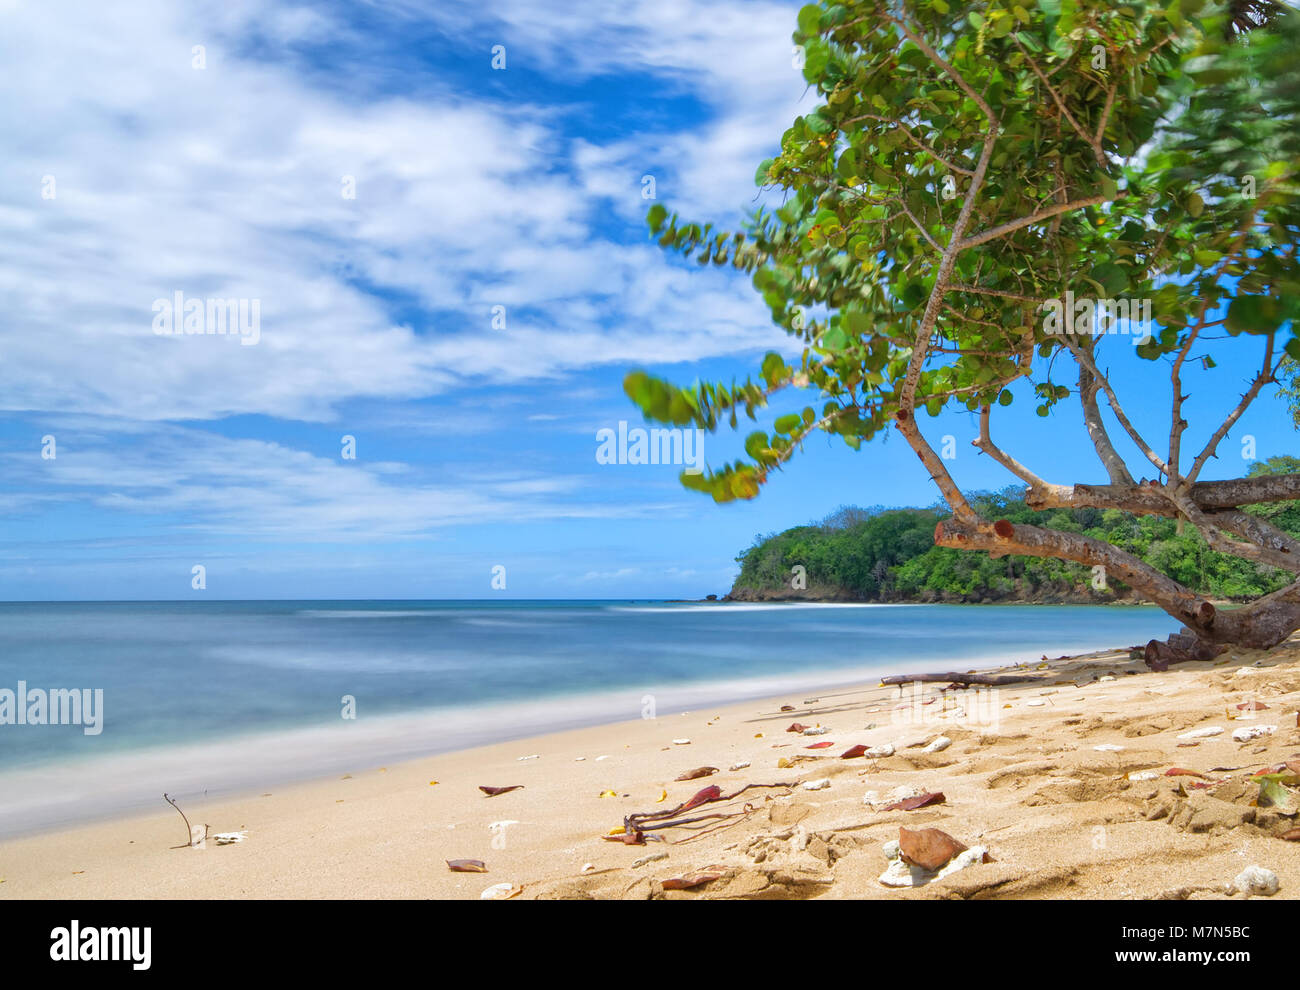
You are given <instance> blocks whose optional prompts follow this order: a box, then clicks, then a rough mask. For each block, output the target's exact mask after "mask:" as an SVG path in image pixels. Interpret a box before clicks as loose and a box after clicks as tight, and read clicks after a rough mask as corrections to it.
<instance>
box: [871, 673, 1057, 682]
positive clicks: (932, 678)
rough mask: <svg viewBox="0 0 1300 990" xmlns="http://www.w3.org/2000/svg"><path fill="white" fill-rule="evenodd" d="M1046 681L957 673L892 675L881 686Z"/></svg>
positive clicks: (1023, 676) (1021, 676)
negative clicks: (918, 682) (917, 682)
mask: <svg viewBox="0 0 1300 990" xmlns="http://www.w3.org/2000/svg"><path fill="white" fill-rule="evenodd" d="M1042 680H1046V678H1043V677H1033V676H1026V675H1024V674H959V673H957V672H955V671H954V672H952V673H947V674H891V675H890V676H889V677H882V678H881V679H880V683H881V684H912V683H914V682H916V681H922V682H924V683H927V684H929V683H936V684H937V683H941V682H944V681H949V682H951V683H953V684H962V685H970V684H990V685H998V684H1023V683H1028V682H1033V681H1042Z"/></svg>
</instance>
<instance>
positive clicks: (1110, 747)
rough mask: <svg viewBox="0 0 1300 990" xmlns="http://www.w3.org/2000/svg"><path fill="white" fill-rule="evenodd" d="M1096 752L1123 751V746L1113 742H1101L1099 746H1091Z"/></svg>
mask: <svg viewBox="0 0 1300 990" xmlns="http://www.w3.org/2000/svg"><path fill="white" fill-rule="evenodd" d="M1092 748H1093V749H1095V750H1096V751H1097V752H1098V753H1121V752H1123V751H1124V747H1123V746H1116V745H1115V744H1114V743H1102V744H1101V745H1100V746H1094V747H1092Z"/></svg>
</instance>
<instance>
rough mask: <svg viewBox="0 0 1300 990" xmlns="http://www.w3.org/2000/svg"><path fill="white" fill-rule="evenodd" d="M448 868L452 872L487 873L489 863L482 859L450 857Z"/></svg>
mask: <svg viewBox="0 0 1300 990" xmlns="http://www.w3.org/2000/svg"><path fill="white" fill-rule="evenodd" d="M447 869H449V870H451V872H452V873H486V872H487V871H488V868H487V863H485V862H483V860H481V859H449V860H447Z"/></svg>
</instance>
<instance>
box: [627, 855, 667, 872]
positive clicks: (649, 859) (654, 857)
mask: <svg viewBox="0 0 1300 990" xmlns="http://www.w3.org/2000/svg"><path fill="white" fill-rule="evenodd" d="M667 858H668V854H667V853H666V852H657V853H650V854H649V855H648V856H642V857H641V858H640V859H637V860H633V861H632V869H634V870H635V869H636V868H637V867H638V866H645V865H646V863H654V862H656V861H658V860H661V859H667Z"/></svg>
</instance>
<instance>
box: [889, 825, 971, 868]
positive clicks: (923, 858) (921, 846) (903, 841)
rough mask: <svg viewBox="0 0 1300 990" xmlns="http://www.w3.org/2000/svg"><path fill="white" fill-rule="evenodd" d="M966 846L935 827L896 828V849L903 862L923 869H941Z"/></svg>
mask: <svg viewBox="0 0 1300 990" xmlns="http://www.w3.org/2000/svg"><path fill="white" fill-rule="evenodd" d="M967 848H968V847H967V846H965V845H963V844H962V843H960V842H958V841H957V840H956V839H954V838H953V837H952V836H951V835H949V834H948V833H947V832H941V831H940V830H939V829H937V828H918V829H916V830H915V831H914V830H912V829H910V828H902V827H900V828H899V829H898V851H899V853H900V855H901V856H902V857H903V862H904V863H908V864H909V865H911V866H919V867H921V868H922V869H925V870H941V869H943V868H944V867H945V866H947V865H948V861H949V860H951V859H952V858H953V857H954V856H956V855H957V854H958V853H963V852H965V851H966V849H967Z"/></svg>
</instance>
